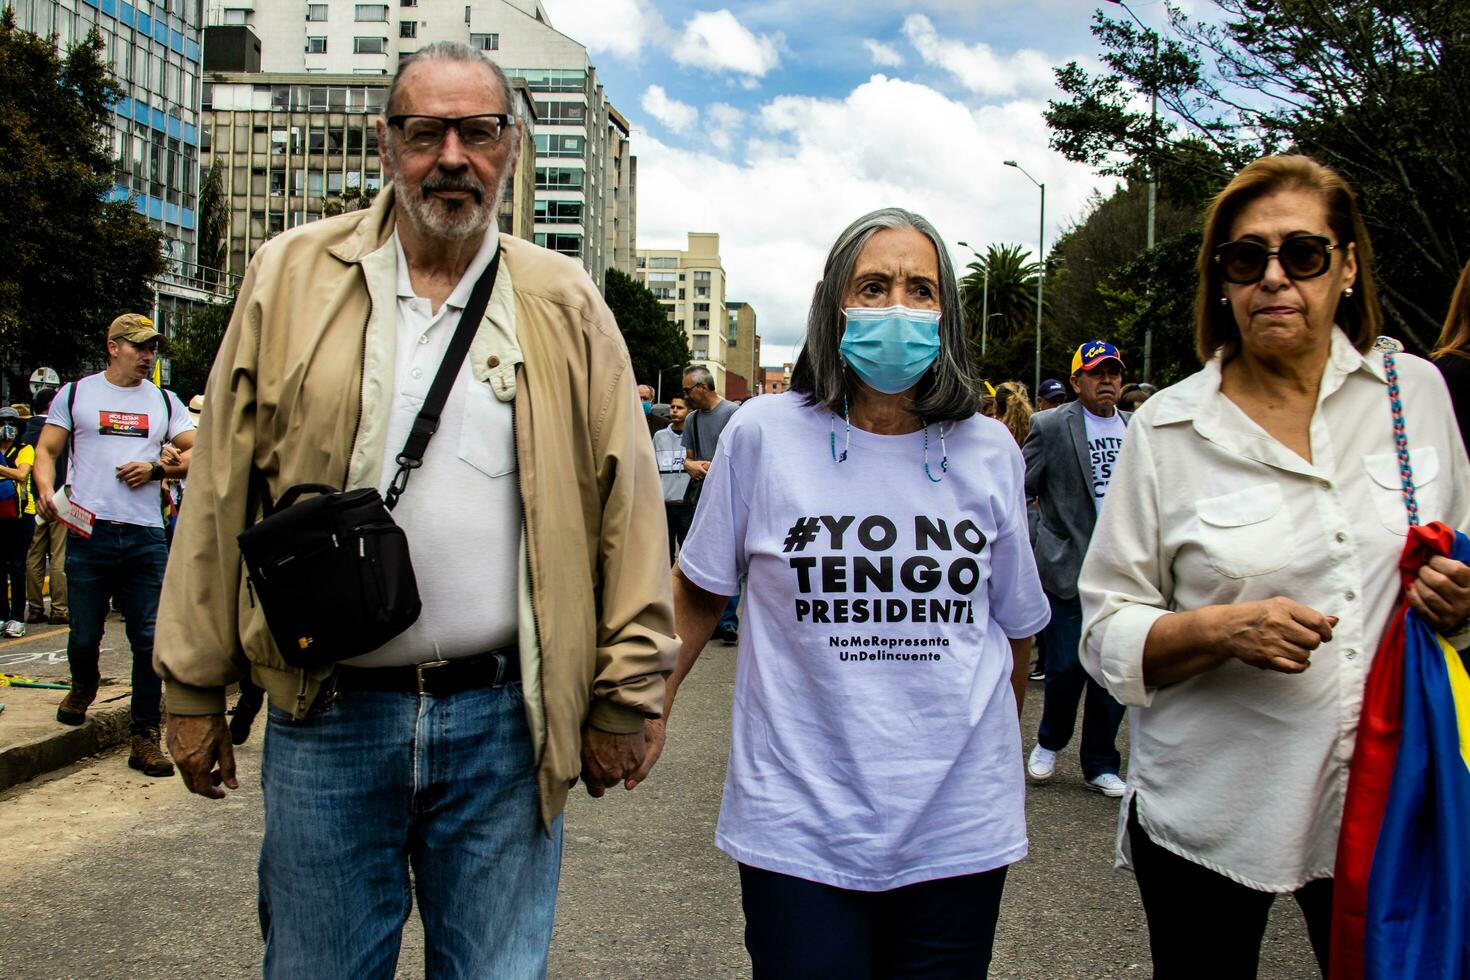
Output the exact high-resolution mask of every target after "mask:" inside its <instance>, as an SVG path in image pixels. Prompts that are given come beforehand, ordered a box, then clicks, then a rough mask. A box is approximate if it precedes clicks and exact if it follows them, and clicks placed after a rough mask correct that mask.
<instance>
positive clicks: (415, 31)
mask: <svg viewBox="0 0 1470 980" xmlns="http://www.w3.org/2000/svg"><path fill="white" fill-rule="evenodd" d="M398 36H399V37H418V36H419V22H418V21H416V20H400V21H399V22H398Z"/></svg>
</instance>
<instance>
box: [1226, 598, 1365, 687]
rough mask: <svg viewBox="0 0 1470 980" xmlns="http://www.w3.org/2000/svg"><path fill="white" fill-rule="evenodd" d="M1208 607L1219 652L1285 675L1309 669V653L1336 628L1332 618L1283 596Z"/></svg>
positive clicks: (1328, 637) (1323, 641)
mask: <svg viewBox="0 0 1470 980" xmlns="http://www.w3.org/2000/svg"><path fill="white" fill-rule="evenodd" d="M1211 608H1213V609H1214V610H1216V613H1215V616H1216V623H1215V628H1216V630H1218V631H1219V632H1218V634H1217V635H1218V636H1219V637H1220V639H1219V641H1218V646H1219V647H1220V648H1221V649H1223V650H1224V651H1225V652H1226V653H1228V654H1229V655H1230V656H1231V657H1234V658H1235V659H1237V660H1240V661H1241V662H1243V663H1247V664H1250V665H1251V666H1252V667H1258V668H1260V669H1261V670H1279V671H1281V672H1283V673H1287V674H1300V673H1301V672H1302V671H1304V670H1306V669H1307V668H1308V667H1309V666H1311V657H1312V651H1313V650H1315V649H1317V648H1318V647H1319V646H1321V645H1322V644H1324V643H1326V642H1328V641H1329V640H1331V639H1332V628H1333V627H1334V626H1336V625H1337V617H1336V616H1324V615H1323V614H1322V613H1319V612H1318V611H1317V610H1315V609H1313V608H1311V607H1310V606H1304V605H1302V604H1301V603H1300V602H1293V601H1292V600H1290V599H1287V598H1285V597H1284V596H1277V597H1276V598H1274V599H1262V600H1259V601H1256V602H1240V603H1235V604H1233V605H1228V606H1214V607H1211Z"/></svg>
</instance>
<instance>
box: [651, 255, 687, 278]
mask: <svg viewBox="0 0 1470 980" xmlns="http://www.w3.org/2000/svg"><path fill="white" fill-rule="evenodd" d="M648 267H649V268H650V269H677V268H679V260H678V259H676V258H673V257H672V256H668V255H655V256H654V257H653V258H651V259H649V260H648ZM679 278H680V279H683V278H684V277H683V276H680V277H679Z"/></svg>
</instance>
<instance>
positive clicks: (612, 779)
mask: <svg viewBox="0 0 1470 980" xmlns="http://www.w3.org/2000/svg"><path fill="white" fill-rule="evenodd" d="M225 737H226V738H228V737H229V733H228V732H227V733H226V736H225ZM170 741H172V740H170ZM643 754H644V742H643V733H642V732H634V733H633V734H631V735H614V734H613V733H611V732H604V731H602V730H600V729H597V728H593V727H592V726H591V725H588V726H587V727H586V728H584V729H582V781H583V782H585V783H586V784H587V792H588V794H589V795H591V796H594V797H597V796H601V795H602V794H603V793H605V792H607V790H609V789H611V788H612V787H614V786H616V785H617V784H618V783H620V782H622V781H623V780H625V779H627V778H628V777H630V776H632V775H633V774H634V773H636V772H637V771H638V767H639V766H641V765H642V764H643ZM630 788H631V787H630Z"/></svg>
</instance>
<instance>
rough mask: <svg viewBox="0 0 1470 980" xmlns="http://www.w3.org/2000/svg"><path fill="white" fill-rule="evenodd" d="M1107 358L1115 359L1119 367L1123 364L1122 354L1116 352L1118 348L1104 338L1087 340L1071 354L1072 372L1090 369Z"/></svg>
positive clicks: (1107, 359)
mask: <svg viewBox="0 0 1470 980" xmlns="http://www.w3.org/2000/svg"><path fill="white" fill-rule="evenodd" d="M1109 360H1112V361H1117V362H1118V366H1119V367H1122V366H1123V355H1121V354H1119V353H1118V348H1116V347H1114V346H1113V345H1112V344H1110V343H1108V342H1107V341H1106V340H1089V341H1088V342H1087V343H1085V344H1083V345H1082V346H1081V347H1079V348H1077V353H1075V354H1073V355H1072V373H1073V374H1076V373H1077V372H1078V371H1091V370H1092V369H1093V368H1095V367H1097V366H1098V365H1099V364H1101V363H1102V362H1103V361H1109Z"/></svg>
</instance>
